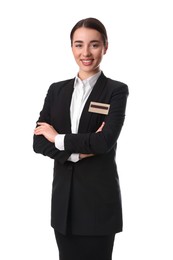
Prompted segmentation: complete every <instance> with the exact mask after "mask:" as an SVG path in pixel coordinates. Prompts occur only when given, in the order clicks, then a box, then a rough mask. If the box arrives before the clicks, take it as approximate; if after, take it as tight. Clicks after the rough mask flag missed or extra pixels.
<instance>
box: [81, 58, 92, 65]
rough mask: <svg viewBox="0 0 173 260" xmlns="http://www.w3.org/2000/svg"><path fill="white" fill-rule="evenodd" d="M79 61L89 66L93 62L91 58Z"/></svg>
mask: <svg viewBox="0 0 173 260" xmlns="http://www.w3.org/2000/svg"><path fill="white" fill-rule="evenodd" d="M81 62H82V64H83V65H85V66H90V65H91V64H92V63H93V59H87V60H81Z"/></svg>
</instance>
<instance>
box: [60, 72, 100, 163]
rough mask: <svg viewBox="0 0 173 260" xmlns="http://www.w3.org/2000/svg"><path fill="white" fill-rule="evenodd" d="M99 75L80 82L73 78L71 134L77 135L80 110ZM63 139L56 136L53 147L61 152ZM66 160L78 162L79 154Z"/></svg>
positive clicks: (63, 135) (61, 136)
mask: <svg viewBox="0 0 173 260" xmlns="http://www.w3.org/2000/svg"><path fill="white" fill-rule="evenodd" d="M100 74H101V71H99V72H98V73H96V74H95V75H94V76H91V77H89V78H88V79H85V80H81V79H80V78H79V77H78V76H77V77H76V78H75V82H74V91H73V95H72V100H71V105H70V119H71V132H72V133H73V134H77V133H78V127H79V121H80V117H81V114H82V110H83V108H84V105H85V103H86V101H87V99H88V97H89V95H90V93H91V91H92V89H93V87H94V85H95V83H96V81H97V79H98V78H99V76H100ZM64 137H65V134H58V135H57V136H56V137H55V147H56V148H57V149H59V150H61V151H62V150H64ZM68 160H69V161H72V162H77V161H79V154H77V153H73V154H71V156H70V157H69V158H68Z"/></svg>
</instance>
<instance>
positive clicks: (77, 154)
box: [68, 153, 80, 162]
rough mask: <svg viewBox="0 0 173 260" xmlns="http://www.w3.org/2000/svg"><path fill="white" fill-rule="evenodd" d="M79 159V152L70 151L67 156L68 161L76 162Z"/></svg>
mask: <svg viewBox="0 0 173 260" xmlns="http://www.w3.org/2000/svg"><path fill="white" fill-rule="evenodd" d="M79 160H80V158H79V153H72V154H71V155H70V157H69V158H68V161H71V162H78V161H79Z"/></svg>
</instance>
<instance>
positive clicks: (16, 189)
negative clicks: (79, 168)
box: [0, 0, 173, 260]
mask: <svg viewBox="0 0 173 260" xmlns="http://www.w3.org/2000/svg"><path fill="white" fill-rule="evenodd" d="M89 16H93V17H96V18H98V19H100V20H101V21H102V22H103V23H104V24H105V26H106V28H107V31H108V36H109V50H108V52H107V54H106V55H105V56H104V59H103V62H102V67H101V68H102V70H103V71H104V73H105V75H106V76H108V77H111V78H113V79H116V80H120V81H123V82H125V83H126V84H128V86H129V90H130V95H129V98H128V105H127V110H126V120H125V124H124V127H123V130H122V133H121V136H120V138H119V142H118V151H117V164H118V170H119V176H120V184H121V189H122V199H123V212H124V231H123V232H122V233H120V234H118V235H117V236H116V240H115V247H114V252H113V259H116V260H125V259H130V260H131V259H132V260H146V259H147V260H153V259H157V260H163V259H165V260H172V259H173V251H172V239H173V223H172V222H173V206H172V205H173V191H172V186H173V181H172V174H173V166H172V159H173V158H172V150H173V139H172V135H173V125H172V118H173V116H172V111H173V107H172V99H173V98H172V93H173V92H172V88H173V51H172V49H173V39H172V24H173V19H172V7H171V0H170V1H169V0H164V1H160V0H157V1H156V0H145V1H144V0H143V1H140V0H132V1H129V0H119V1H117V0H116V1H112V0H107V1H100V0H99V1H97V0H95V1H93V0H87V1H78V0H73V1H65V0H64V1H57V0H56V1H55V0H49V1H45V0H28V1H26V0H16V1H12V0H4V1H1V2H0V37H1V38H0V88H1V90H0V120H1V121H0V123H1V126H0V131H1V132H0V137H1V138H0V152H1V155H0V160H1V163H0V248H1V249H0V259H2V260H11V259H18V260H24V259H25V260H31V259H32V260H38V259H42V260H48V259H51V260H55V259H58V251H57V247H56V243H55V239H54V234H53V230H52V228H51V227H50V199H51V184H52V168H53V161H52V160H51V159H49V158H47V157H44V156H41V155H38V154H35V153H34V152H33V150H32V135H33V129H34V127H35V122H36V120H37V118H38V116H39V112H40V110H41V108H42V105H43V100H44V97H45V95H46V92H47V89H48V87H49V85H50V84H51V83H52V82H55V81H59V80H63V79H67V78H71V77H74V76H75V75H76V73H77V66H76V64H75V62H74V60H73V56H72V54H71V49H70V40H69V34H70V30H71V28H72V26H73V25H74V24H75V23H76V22H77V21H78V20H79V19H82V18H86V17H89Z"/></svg>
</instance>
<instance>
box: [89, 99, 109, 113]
mask: <svg viewBox="0 0 173 260" xmlns="http://www.w3.org/2000/svg"><path fill="white" fill-rule="evenodd" d="M109 108H110V105H109V104H105V103H98V102H91V103H90V106H89V110H88V111H89V112H92V113H98V114H103V115H108V113H109Z"/></svg>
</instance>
